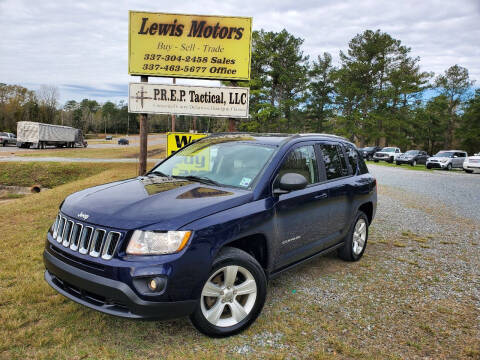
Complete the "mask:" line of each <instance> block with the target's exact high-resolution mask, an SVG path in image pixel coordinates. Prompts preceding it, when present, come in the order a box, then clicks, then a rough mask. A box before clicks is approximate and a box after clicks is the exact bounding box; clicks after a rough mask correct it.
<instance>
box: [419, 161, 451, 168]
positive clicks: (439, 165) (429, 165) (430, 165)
mask: <svg viewBox="0 0 480 360" xmlns="http://www.w3.org/2000/svg"><path fill="white" fill-rule="evenodd" d="M448 164H449V163H448V162H447V163H439V162H428V161H427V163H426V164H425V166H426V167H427V168H428V169H445V168H446V167H447V166H448Z"/></svg>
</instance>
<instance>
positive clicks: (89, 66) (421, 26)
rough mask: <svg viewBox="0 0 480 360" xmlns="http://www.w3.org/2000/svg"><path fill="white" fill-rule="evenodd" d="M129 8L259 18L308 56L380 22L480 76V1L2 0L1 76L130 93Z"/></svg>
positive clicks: (98, 92) (118, 95) (92, 91)
mask: <svg viewBox="0 0 480 360" xmlns="http://www.w3.org/2000/svg"><path fill="white" fill-rule="evenodd" d="M128 10H145V11H154V12H174V13H187V14H206V15H210V14H211V15H232V16H236V15H238V16H251V17H253V28H254V30H259V29H261V28H263V29H265V30H272V31H280V30H282V29H283V28H285V29H287V30H288V31H289V32H291V33H293V34H294V35H295V36H298V37H302V38H303V39H305V43H304V47H303V49H304V51H305V53H306V54H308V55H310V58H316V56H317V55H319V54H321V53H323V52H324V51H327V52H330V53H331V54H332V55H333V58H334V61H335V63H336V64H338V52H339V50H345V49H346V48H347V44H348V41H349V40H350V39H351V38H352V37H354V36H355V35H356V34H357V33H361V32H363V31H364V30H366V29H372V30H376V29H381V30H382V31H385V32H387V33H389V34H390V35H392V36H393V37H394V38H396V39H399V40H401V41H402V43H403V44H404V45H406V46H409V47H411V48H412V54H413V55H414V56H420V58H421V67H422V70H424V71H433V72H435V73H436V74H439V73H442V72H443V71H445V69H447V68H448V67H449V66H451V65H454V64H459V65H461V66H464V67H466V68H467V69H468V70H469V72H470V77H471V78H472V79H474V80H476V81H477V83H476V86H478V85H479V83H480V0H455V1H439V0H424V1H419V0H415V1H412V0H403V1H379V0H377V1H373V0H363V1H358V0H353V1H349V0H309V1H302V0H296V1H286V0H276V1H261V0H241V1H238V0H237V1H232V0H222V1H213V0H207V1H165V0H163V1H158V0H157V1H151V0H148V1H128V2H127V1H102V0H86V1H81V0H76V1H67V0H57V1H53V0H29V1H27V0H0V82H4V83H7V84H20V85H23V86H26V87H28V88H31V89H38V88H39V87H40V85H42V84H49V85H56V86H58V88H59V90H60V95H61V99H60V101H61V102H62V103H64V102H65V101H66V100H68V99H75V100H81V99H83V98H91V99H96V100H97V101H99V102H104V101H107V100H114V101H118V100H120V99H125V100H126V97H127V88H128V85H127V84H128V82H130V81H138V77H130V76H129V75H128V73H127V58H128V54H127V50H128V44H127V40H128ZM169 81H171V80H169ZM183 82H185V81H183ZM207 83H212V84H215V82H207Z"/></svg>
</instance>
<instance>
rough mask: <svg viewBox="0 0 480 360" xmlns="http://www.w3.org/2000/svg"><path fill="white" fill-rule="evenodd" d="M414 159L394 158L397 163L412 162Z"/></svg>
mask: <svg viewBox="0 0 480 360" xmlns="http://www.w3.org/2000/svg"><path fill="white" fill-rule="evenodd" d="M414 161H415V159H410V160H407V159H397V160H395V162H397V163H399V164H412V163H413V162H414Z"/></svg>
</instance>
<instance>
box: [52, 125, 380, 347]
mask: <svg viewBox="0 0 480 360" xmlns="http://www.w3.org/2000/svg"><path fill="white" fill-rule="evenodd" d="M195 159H198V161H197V160H195ZM202 159H203V160H202ZM376 207H377V186H376V180H375V178H374V177H373V176H372V175H371V174H370V173H369V172H368V168H367V166H366V165H365V163H364V161H363V159H362V158H361V156H360V154H359V153H358V152H357V149H356V147H355V145H353V144H352V143H350V142H349V141H347V140H346V139H343V138H340V137H338V136H334V135H316V134H306V135H293V136H288V135H274V134H271V135H267V136H266V135H265V134H262V135H255V134H236V135H232V134H231V133H230V134H217V135H212V136H209V137H205V138H202V139H200V140H198V141H196V142H192V143H190V144H188V145H187V146H185V147H184V148H183V149H181V150H179V151H178V152H176V153H175V154H174V155H172V156H170V157H168V158H167V159H165V160H164V161H162V162H161V163H160V164H159V165H157V166H156V167H154V168H153V169H152V170H151V171H150V172H148V173H147V174H146V175H145V176H139V177H136V178H133V179H127V180H123V181H117V182H114V183H109V184H105V185H100V186H96V187H93V188H89V189H85V190H82V191H80V192H77V193H74V194H72V195H70V196H68V197H67V198H66V199H65V200H64V201H63V202H62V204H61V206H60V210H59V213H58V216H57V218H56V220H55V222H54V224H53V225H52V226H51V228H50V230H49V231H48V234H47V241H46V246H45V251H44V255H43V258H44V263H45V267H46V271H45V280H46V281H47V282H48V284H49V285H50V286H51V287H52V288H54V289H55V290H56V291H57V292H59V293H60V294H62V295H64V296H66V297H67V298H69V299H71V300H73V301H76V302H78V303H80V304H82V305H84V306H87V307H89V308H91V309H94V310H98V311H101V312H104V313H107V314H110V315H116V316H121V317H125V318H130V319H138V318H159V319H162V318H163V319H168V318H174V317H180V316H186V315H189V316H190V319H191V321H192V323H193V324H194V325H195V326H196V327H197V329H198V330H200V331H201V332H203V333H205V334H207V335H209V336H214V337H224V336H229V335H233V334H236V333H238V332H240V331H242V330H244V329H245V328H247V327H248V326H249V325H250V324H252V323H253V322H254V321H255V319H256V318H257V316H258V315H259V314H260V312H261V310H262V307H263V305H264V302H265V300H266V295H267V281H268V280H269V279H272V278H273V277H275V276H276V275H279V274H280V273H282V272H283V271H284V270H287V269H289V268H291V267H293V266H294V265H299V264H302V263H304V262H305V261H307V260H309V259H311V258H313V257H315V256H318V255H322V254H326V253H329V252H332V251H336V252H337V253H338V255H339V257H340V258H341V259H343V260H346V261H357V260H360V259H361V257H362V255H363V254H364V252H365V249H366V247H367V244H368V228H369V226H370V224H371V223H372V220H373V219H374V217H375V211H376ZM350 270H352V271H355V270H354V267H348V269H347V270H345V271H350ZM304 305H305V306H306V305H308V304H304ZM53 306H55V305H53ZM57 306H58V304H57ZM298 306H303V305H302V304H300V303H299V304H298ZM74 321H75V320H74Z"/></svg>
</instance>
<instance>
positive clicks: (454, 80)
mask: <svg viewBox="0 0 480 360" xmlns="http://www.w3.org/2000/svg"><path fill="white" fill-rule="evenodd" d="M472 85H473V81H470V78H469V76H468V70H467V69H466V68H464V67H461V66H458V65H453V66H452V67H450V68H448V69H447V70H446V71H445V73H444V74H443V75H440V76H438V77H437V78H436V80H435V86H436V87H437V89H438V90H439V91H440V93H441V94H442V95H444V96H445V97H446V98H447V99H448V119H447V129H446V132H445V147H447V148H450V147H451V146H452V144H453V136H454V132H455V127H456V124H457V122H458V116H459V111H460V107H461V104H462V103H463V102H464V101H465V98H466V96H467V95H468V94H469V92H470V89H471V87H472Z"/></svg>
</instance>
